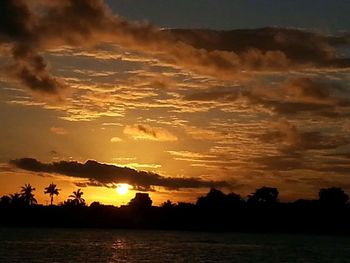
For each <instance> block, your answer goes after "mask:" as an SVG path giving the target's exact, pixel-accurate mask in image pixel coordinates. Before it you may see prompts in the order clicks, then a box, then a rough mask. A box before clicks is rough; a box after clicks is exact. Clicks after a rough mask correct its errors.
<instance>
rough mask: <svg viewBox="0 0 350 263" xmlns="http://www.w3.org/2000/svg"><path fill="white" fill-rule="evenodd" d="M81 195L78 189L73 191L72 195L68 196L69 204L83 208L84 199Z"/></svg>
mask: <svg viewBox="0 0 350 263" xmlns="http://www.w3.org/2000/svg"><path fill="white" fill-rule="evenodd" d="M83 194H84V193H83V192H82V191H81V190H80V189H78V190H77V191H74V192H73V194H72V195H70V196H69V197H70V198H71V199H70V200H69V203H70V204H73V205H81V206H84V205H85V200H84V198H82V195H83Z"/></svg>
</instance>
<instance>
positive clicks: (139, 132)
mask: <svg viewBox="0 0 350 263" xmlns="http://www.w3.org/2000/svg"><path fill="white" fill-rule="evenodd" d="M124 133H125V134H126V135H129V136H131V137H132V138H133V139H135V140H151V141H177V137H176V136H175V135H174V134H172V133H170V132H169V131H167V130H166V129H164V128H160V127H151V126H149V125H145V124H143V125H141V124H135V125H131V126H129V125H128V126H126V127H125V129H124Z"/></svg>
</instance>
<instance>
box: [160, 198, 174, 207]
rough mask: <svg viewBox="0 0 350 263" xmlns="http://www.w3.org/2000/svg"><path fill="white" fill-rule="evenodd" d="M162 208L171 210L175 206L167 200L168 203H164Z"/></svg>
mask: <svg viewBox="0 0 350 263" xmlns="http://www.w3.org/2000/svg"><path fill="white" fill-rule="evenodd" d="M161 207H163V208H166V209H170V208H174V207H175V204H174V203H172V202H171V201H170V200H167V201H166V202H164V203H163V204H162V205H161Z"/></svg>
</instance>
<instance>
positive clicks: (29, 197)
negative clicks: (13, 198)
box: [20, 184, 37, 205]
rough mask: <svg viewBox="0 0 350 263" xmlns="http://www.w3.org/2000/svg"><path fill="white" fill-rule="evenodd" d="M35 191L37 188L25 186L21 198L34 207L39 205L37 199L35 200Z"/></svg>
mask: <svg viewBox="0 0 350 263" xmlns="http://www.w3.org/2000/svg"><path fill="white" fill-rule="evenodd" d="M34 191H35V188H34V187H32V186H31V185H30V184H25V185H24V186H22V188H21V192H20V197H21V198H22V200H23V202H24V203H25V204H26V205H33V204H36V203H37V201H36V199H35V198H34V194H33V192H34Z"/></svg>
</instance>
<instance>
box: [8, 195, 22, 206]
mask: <svg viewBox="0 0 350 263" xmlns="http://www.w3.org/2000/svg"><path fill="white" fill-rule="evenodd" d="M10 199H11V204H12V205H15V206H17V205H21V204H22V202H23V199H22V197H21V194H19V193H14V194H10Z"/></svg>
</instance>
